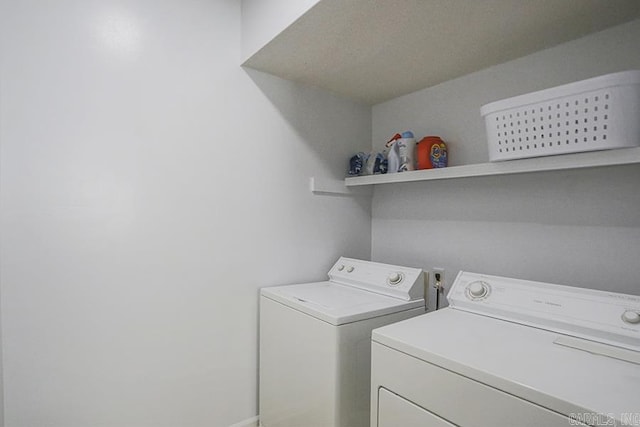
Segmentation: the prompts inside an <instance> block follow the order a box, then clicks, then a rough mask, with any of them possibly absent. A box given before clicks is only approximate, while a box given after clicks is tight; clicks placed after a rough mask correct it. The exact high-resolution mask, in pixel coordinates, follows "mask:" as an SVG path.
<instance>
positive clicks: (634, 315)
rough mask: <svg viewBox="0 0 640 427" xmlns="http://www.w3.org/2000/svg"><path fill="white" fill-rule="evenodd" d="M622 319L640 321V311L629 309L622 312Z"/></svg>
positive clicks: (629, 321)
mask: <svg viewBox="0 0 640 427" xmlns="http://www.w3.org/2000/svg"><path fill="white" fill-rule="evenodd" d="M622 320H623V321H624V322H626V323H631V324H636V323H640V313H638V312H636V311H633V310H627V311H625V312H624V313H622Z"/></svg>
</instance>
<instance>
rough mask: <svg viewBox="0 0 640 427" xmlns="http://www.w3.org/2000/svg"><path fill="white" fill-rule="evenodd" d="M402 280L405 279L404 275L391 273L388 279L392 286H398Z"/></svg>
mask: <svg viewBox="0 0 640 427" xmlns="http://www.w3.org/2000/svg"><path fill="white" fill-rule="evenodd" d="M402 279H404V275H403V274H402V273H399V272H395V273H391V274H389V277H387V283H388V284H390V285H391V286H397V285H399V284H400V282H402Z"/></svg>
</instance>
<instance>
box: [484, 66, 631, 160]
mask: <svg viewBox="0 0 640 427" xmlns="http://www.w3.org/2000/svg"><path fill="white" fill-rule="evenodd" d="M480 112H481V114H482V116H483V117H484V119H485V123H486V127H487V140H488V142H489V159H490V160H491V161H501V160H511V159H521V158H526V157H538V156H551V155H555V154H565V153H575V152H580V151H595V150H607V149H612V148H624V147H634V146H638V145H640V70H633V71H624V72H620V73H614V74H607V75H604V76H600V77H595V78H592V79H588V80H582V81H579V82H575V83H570V84H567V85H563V86H558V87H554V88H551V89H545V90H542V91H539V92H533V93H529V94H526V95H521V96H516V97H514V98H509V99H505V100H502V101H497V102H492V103H490V104H487V105H484V106H483V107H482V108H481V110H480Z"/></svg>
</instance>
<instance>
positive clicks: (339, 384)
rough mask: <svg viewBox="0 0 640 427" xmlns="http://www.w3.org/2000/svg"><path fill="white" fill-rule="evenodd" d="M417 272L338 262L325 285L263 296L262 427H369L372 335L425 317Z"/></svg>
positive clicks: (420, 277) (272, 289) (278, 289)
mask: <svg viewBox="0 0 640 427" xmlns="http://www.w3.org/2000/svg"><path fill="white" fill-rule="evenodd" d="M423 295H424V279H423V272H422V270H420V269H416V268H408V267H400V266H394V265H387V264H380V263H374V262H368V261H360V260H356V259H350V258H344V257H342V258H340V259H339V260H338V262H336V264H335V265H334V266H333V267H332V268H331V270H330V271H329V280H328V281H325V282H317V283H307V284H299V285H288V286H277V287H270V288H263V289H261V291H260V384H259V410H260V423H261V425H262V426H264V427H366V426H368V425H369V413H370V411H369V399H370V374H371V371H370V366H371V365H370V363H371V330H372V329H374V328H377V327H380V326H383V325H387V324H390V323H393V322H397V321H400V320H404V319H407V318H410V317H414V316H417V315H419V314H424V312H425V302H424V299H423Z"/></svg>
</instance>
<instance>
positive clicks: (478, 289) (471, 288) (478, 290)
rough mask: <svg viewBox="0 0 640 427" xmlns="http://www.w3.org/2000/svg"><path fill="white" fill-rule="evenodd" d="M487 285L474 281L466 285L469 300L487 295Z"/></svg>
mask: <svg viewBox="0 0 640 427" xmlns="http://www.w3.org/2000/svg"><path fill="white" fill-rule="evenodd" d="M489 289H490V288H489V284H488V283H485V282H482V281H479V280H478V281H475V282H472V283H469V285H467V292H468V295H469V297H471V299H481V298H484V297H486V296H487V295H489Z"/></svg>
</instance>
